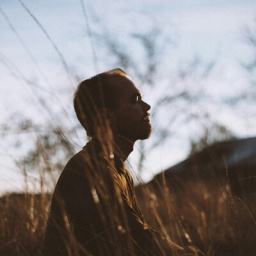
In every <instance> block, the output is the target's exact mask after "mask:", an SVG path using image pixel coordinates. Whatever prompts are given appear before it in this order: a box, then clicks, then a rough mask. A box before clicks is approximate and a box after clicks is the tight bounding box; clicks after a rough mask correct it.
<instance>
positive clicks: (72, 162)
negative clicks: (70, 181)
mask: <svg viewBox="0 0 256 256" xmlns="http://www.w3.org/2000/svg"><path fill="white" fill-rule="evenodd" d="M90 162H91V156H90V154H89V152H88V150H87V149H86V148H85V147H84V148H83V149H82V150H80V151H79V152H78V153H76V154H75V155H73V156H72V157H71V158H70V159H69V161H68V162H67V164H66V166H65V167H64V169H63V172H66V171H69V170H74V169H76V170H78V169H84V168H86V167H89V166H90Z"/></svg>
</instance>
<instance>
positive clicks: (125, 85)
mask: <svg viewBox="0 0 256 256" xmlns="http://www.w3.org/2000/svg"><path fill="white" fill-rule="evenodd" d="M111 80H112V81H111V82H112V84H113V85H114V86H115V87H116V90H117V91H118V92H119V94H120V96H124V95H128V94H141V93H140V90H139V89H138V88H137V86H136V85H135V83H134V82H133V81H132V79H131V78H130V77H129V76H115V77H112V79H111Z"/></svg>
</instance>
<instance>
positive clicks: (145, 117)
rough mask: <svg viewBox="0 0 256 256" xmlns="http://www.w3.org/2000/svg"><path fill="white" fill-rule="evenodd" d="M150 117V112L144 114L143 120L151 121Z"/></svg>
mask: <svg viewBox="0 0 256 256" xmlns="http://www.w3.org/2000/svg"><path fill="white" fill-rule="evenodd" d="M149 117H150V114H147V115H145V116H144V118H143V120H144V121H148V122H149V121H150V120H149Z"/></svg>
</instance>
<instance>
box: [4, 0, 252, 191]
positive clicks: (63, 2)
mask: <svg viewBox="0 0 256 256" xmlns="http://www.w3.org/2000/svg"><path fill="white" fill-rule="evenodd" d="M81 3H83V5H82V4H81ZM82 6H84V8H85V11H86V17H87V20H86V19H85V16H84V14H83V8H82ZM255 19H256V1H249V0H233V1H231V0H222V1H219V0H179V1H178V0H168V1H167V0H160V1H153V0H136V1H135V0H130V1H129V2H128V1H121V0H120V1H114V0H109V1H108V2H107V4H106V1H102V0H87V1H73V0H72V1H71V0H55V1H50V0H45V1H38V0H35V1H31V0H27V1H25V0H23V1H18V0H1V1H0V33H1V37H0V108H1V120H0V121H1V123H8V122H15V119H14V120H13V119H10V116H13V115H14V113H19V114H22V115H24V116H28V117H31V118H32V119H34V120H37V121H39V122H42V121H43V120H49V119H51V117H50V116H49V115H48V114H47V113H46V112H44V111H42V110H41V109H40V106H39V104H38V102H37V100H36V97H34V95H35V94H36V95H38V96H40V95H44V97H46V98H47V99H48V100H49V102H50V104H51V105H50V107H51V109H53V111H56V112H58V111H60V109H65V110H67V111H66V112H67V117H68V118H67V119H68V120H69V121H70V122H73V119H72V115H73V113H72V111H71V109H72V92H73V91H74V89H75V86H76V84H77V80H76V79H74V78H73V77H72V76H70V75H69V74H67V72H66V70H67V66H68V70H71V71H72V72H74V73H76V74H78V75H79V79H84V78H88V77H90V76H92V75H94V74H96V73H97V72H101V71H105V70H107V69H111V68H114V66H111V65H113V64H111V62H110V63H107V61H106V58H109V59H110V60H111V56H108V55H106V53H105V52H104V51H102V49H100V48H99V46H98V43H99V42H95V41H91V40H90V37H89V36H88V25H89V27H90V31H91V33H97V32H98V31H100V30H102V28H103V29H104V30H105V31H106V32H107V33H109V34H110V35H111V37H113V38H115V37H116V38H121V39H122V40H124V41H125V40H126V39H127V45H129V43H130V41H129V35H130V34H131V33H132V32H134V31H135V32H147V31H150V29H151V28H152V26H154V27H156V28H158V29H159V30H160V31H161V33H162V34H163V35H164V36H165V38H166V39H167V40H170V41H171V44H173V48H172V52H171V53H168V54H166V58H165V59H164V61H165V63H166V65H165V67H166V71H168V70H172V69H173V70H174V69H175V66H179V65H183V64H184V63H186V62H187V61H190V60H191V59H192V58H193V57H194V56H200V58H201V59H202V61H205V62H208V61H213V60H218V62H217V66H216V67H215V69H214V72H213V75H212V79H211V80H209V81H208V84H207V86H208V91H211V92H213V93H215V92H216V93H215V94H214V95H215V96H216V98H218V97H219V92H220V91H221V92H222V93H223V94H225V92H227V93H228V92H230V88H232V90H234V91H235V90H241V92H242V91H243V88H244V87H245V86H246V85H247V84H248V83H249V80H248V76H247V74H246V72H243V70H242V69H241V64H240V63H241V62H243V63H247V62H250V60H251V59H252V51H251V48H250V47H248V45H247V44H246V42H245V39H244V36H243V33H244V31H245V28H246V27H248V26H252V24H254V23H255ZM255 24H256V23H255ZM127 47H128V46H127ZM131 47H132V46H131ZM92 48H93V49H94V50H95V55H96V60H97V61H96V62H95V58H94V57H95V56H94V55H93V51H92ZM134 55H138V56H140V52H139V50H138V49H136V48H134ZM169 55H170V56H171V58H169ZM166 71H165V72H166ZM31 81H33V83H34V82H35V81H36V86H35V85H33V83H30V82H31ZM227 84H229V85H230V86H231V87H228V86H227ZM33 86H34V87H33ZM254 93H255V92H254ZM56 95H58V98H57V97H55V96H56ZM252 107H253V106H252ZM243 108H244V109H245V110H244V111H241V113H242V117H241V115H238V116H237V115H235V114H232V113H228V115H227V113H226V112H225V111H222V110H221V109H218V108H214V111H215V112H216V115H218V118H219V119H220V120H222V121H228V122H229V123H234V124H235V125H233V128H234V131H235V132H236V134H237V135H239V136H241V137H248V136H254V135H255V127H256V126H255V124H256V122H255V120H254V119H255V118H253V116H252V114H251V112H250V113H247V112H246V108H247V106H246V104H245V106H244V107H243ZM254 108H255V106H254ZM252 113H253V112H252ZM254 114H255V111H254ZM254 117H255V116H254ZM10 120H11V121H10ZM180 130H181V131H182V132H184V134H186V133H188V131H187V130H186V129H185V128H184V127H181V128H180ZM12 139H13V138H10V140H12ZM7 141H8V140H7ZM76 143H77V144H79V145H80V146H82V145H83V143H82V142H79V141H76ZM166 152H167V153H166ZM187 153H188V144H187V141H185V140H182V139H181V137H177V139H176V140H174V141H173V144H172V145H171V146H170V145H169V146H167V148H162V149H161V150H160V151H158V152H157V153H156V154H155V155H152V156H150V157H149V158H148V159H147V163H146V165H147V167H146V168H147V169H148V173H149V174H148V175H147V176H146V177H145V180H147V179H149V178H150V177H152V175H154V174H155V173H157V172H158V171H160V170H163V169H165V168H167V167H169V166H171V165H173V164H175V163H177V162H178V161H180V160H182V159H184V157H186V154H187ZM136 157H137V155H136V154H135V155H133V156H132V158H136ZM0 170H1V171H0V174H1V177H2V178H1V184H0V187H2V188H3V189H2V191H6V190H12V189H18V190H20V189H22V186H23V185H22V182H20V176H19V175H18V174H17V173H18V172H19V170H17V167H16V166H15V157H13V156H12V149H11V148H9V145H8V144H6V143H5V144H4V145H2V146H1V149H0ZM32 176H33V175H32Z"/></svg>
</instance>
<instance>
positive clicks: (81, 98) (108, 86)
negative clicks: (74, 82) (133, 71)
mask: <svg viewBox="0 0 256 256" xmlns="http://www.w3.org/2000/svg"><path fill="white" fill-rule="evenodd" d="M114 76H119V77H120V76H121V77H127V74H126V73H125V72H124V71H123V70H122V69H119V68H117V69H113V70H110V71H107V72H103V73H100V74H98V75H96V76H93V77H91V78H89V79H86V80H84V81H82V82H81V83H80V84H79V85H78V87H77V89H76V91H75V94H74V109H75V112H76V115H77V118H78V120H79V121H80V123H81V124H82V126H83V127H84V128H85V130H86V132H87V135H88V136H93V135H95V129H96V127H97V126H98V125H99V123H100V120H98V115H97V112H98V110H100V109H104V108H105V109H111V110H114V109H116V108H118V105H119V93H118V92H119V90H118V89H117V88H116V86H114V85H113V84H112V83H111V81H110V78H111V77H114Z"/></svg>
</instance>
